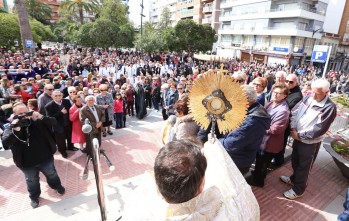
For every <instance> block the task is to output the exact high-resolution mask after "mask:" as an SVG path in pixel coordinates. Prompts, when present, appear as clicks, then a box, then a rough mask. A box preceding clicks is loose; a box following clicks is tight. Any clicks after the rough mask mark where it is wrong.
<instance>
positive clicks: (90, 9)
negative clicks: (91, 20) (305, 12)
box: [60, 0, 99, 24]
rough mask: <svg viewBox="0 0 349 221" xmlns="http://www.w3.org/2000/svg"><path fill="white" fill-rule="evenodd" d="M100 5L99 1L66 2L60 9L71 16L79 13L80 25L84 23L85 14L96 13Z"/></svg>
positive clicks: (75, 0)
mask: <svg viewBox="0 0 349 221" xmlns="http://www.w3.org/2000/svg"><path fill="white" fill-rule="evenodd" d="M98 7H99V3H98V1H97V0H65V1H64V2H63V3H61V5H60V8H62V9H63V11H66V12H68V13H71V14H75V13H78V15H79V21H80V24H83V23H84V12H87V13H96V12H97V11H98Z"/></svg>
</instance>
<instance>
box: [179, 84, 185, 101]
mask: <svg viewBox="0 0 349 221" xmlns="http://www.w3.org/2000/svg"><path fill="white" fill-rule="evenodd" d="M177 91H178V98H179V99H181V97H182V96H185V95H186V93H185V86H184V85H183V84H182V83H179V84H178V85H177Z"/></svg>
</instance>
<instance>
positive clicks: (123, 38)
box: [116, 23, 135, 48]
mask: <svg viewBox="0 0 349 221" xmlns="http://www.w3.org/2000/svg"><path fill="white" fill-rule="evenodd" d="M134 39H135V31H134V27H133V25H131V24H130V23H128V24H125V25H122V26H120V31H119V32H118V35H117V45H116V46H118V47H127V48H131V47H133V41H134Z"/></svg>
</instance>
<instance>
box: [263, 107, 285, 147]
mask: <svg viewBox="0 0 349 221" xmlns="http://www.w3.org/2000/svg"><path fill="white" fill-rule="evenodd" d="M265 108H266V109H267V111H268V114H269V115H270V116H271V124H270V128H269V129H268V130H266V132H265V135H264V138H263V141H262V145H261V149H262V150H265V151H266V152H268V153H279V152H280V151H281V150H282V147H283V144H284V134H285V130H286V128H287V127H288V123H289V116H290V109H289V108H288V104H287V102H286V100H284V101H283V102H281V103H280V104H278V105H277V106H275V107H272V102H270V103H268V104H267V105H266V106H265Z"/></svg>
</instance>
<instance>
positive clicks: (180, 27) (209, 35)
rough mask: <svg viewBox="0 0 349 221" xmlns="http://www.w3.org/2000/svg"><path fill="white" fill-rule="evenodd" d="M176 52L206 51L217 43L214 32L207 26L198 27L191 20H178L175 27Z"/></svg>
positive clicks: (198, 25)
mask: <svg viewBox="0 0 349 221" xmlns="http://www.w3.org/2000/svg"><path fill="white" fill-rule="evenodd" d="M175 34H176V37H177V39H178V42H177V43H176V44H177V50H186V51H188V52H191V51H208V50H210V49H211V48H212V45H213V43H214V42H216V41H217V37H216V32H215V30H214V29H212V28H211V26H209V25H200V24H197V23H195V22H194V21H193V20H191V19H185V20H180V21H179V22H178V23H177V24H176V26H175Z"/></svg>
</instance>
